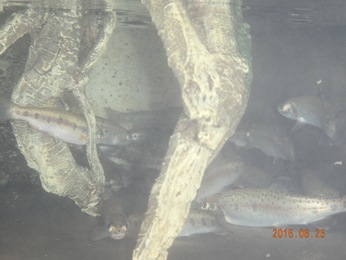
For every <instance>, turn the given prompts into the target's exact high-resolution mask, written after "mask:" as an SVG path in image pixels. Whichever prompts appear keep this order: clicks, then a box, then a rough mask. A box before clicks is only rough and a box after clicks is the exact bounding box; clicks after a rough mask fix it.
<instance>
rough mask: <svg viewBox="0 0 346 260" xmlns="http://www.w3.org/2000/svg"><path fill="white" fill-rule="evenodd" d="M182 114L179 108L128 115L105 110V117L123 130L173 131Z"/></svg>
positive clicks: (129, 113)
mask: <svg viewBox="0 0 346 260" xmlns="http://www.w3.org/2000/svg"><path fill="white" fill-rule="evenodd" d="M182 112H183V109H182V108H181V107H170V108H165V109H161V110H155V111H136V112H128V113H123V112H118V111H114V110H111V109H107V116H108V118H110V119H111V120H112V121H114V122H117V123H118V124H119V125H120V126H122V127H124V128H125V129H160V130H167V131H169V130H171V131H173V129H174V127H175V125H176V123H177V121H178V119H179V116H180V115H181V113H182Z"/></svg>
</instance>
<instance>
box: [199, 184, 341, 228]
mask: <svg viewBox="0 0 346 260" xmlns="http://www.w3.org/2000/svg"><path fill="white" fill-rule="evenodd" d="M206 204H207V206H204V208H205V209H208V210H219V211H221V212H222V213H223V216H224V219H225V221H226V222H227V223H229V224H233V225H239V226H249V227H273V226H274V227H275V226H285V225H304V224H309V223H312V222H316V221H319V220H322V219H324V218H326V217H328V216H331V215H334V214H337V213H340V212H346V196H344V197H342V198H333V199H324V198H316V197H308V196H300V195H291V194H287V193H283V192H279V191H276V190H271V189H237V190H228V191H226V192H223V193H221V194H218V195H217V196H216V197H215V198H214V199H213V201H212V202H207V203H206Z"/></svg>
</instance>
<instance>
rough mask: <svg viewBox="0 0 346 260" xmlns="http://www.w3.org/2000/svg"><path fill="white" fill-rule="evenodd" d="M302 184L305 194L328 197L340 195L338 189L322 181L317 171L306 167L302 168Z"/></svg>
mask: <svg viewBox="0 0 346 260" xmlns="http://www.w3.org/2000/svg"><path fill="white" fill-rule="evenodd" d="M301 184H302V189H303V193H304V195H307V196H313V197H319V198H326V199H327V198H328V199H330V198H339V197H340V195H339V192H338V191H337V190H336V189H334V188H332V187H331V186H329V185H327V184H326V183H323V182H322V180H321V179H320V178H319V176H318V173H317V172H313V171H311V170H310V169H308V168H306V167H304V168H303V169H302V170H301Z"/></svg>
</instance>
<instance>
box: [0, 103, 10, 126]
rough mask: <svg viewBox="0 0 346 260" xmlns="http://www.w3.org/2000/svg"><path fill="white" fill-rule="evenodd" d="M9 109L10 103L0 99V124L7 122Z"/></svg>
mask: <svg viewBox="0 0 346 260" xmlns="http://www.w3.org/2000/svg"><path fill="white" fill-rule="evenodd" d="M10 108H11V102H9V101H8V100H6V99H5V98H0V122H3V121H6V120H9V119H10V118H11V115H10Z"/></svg>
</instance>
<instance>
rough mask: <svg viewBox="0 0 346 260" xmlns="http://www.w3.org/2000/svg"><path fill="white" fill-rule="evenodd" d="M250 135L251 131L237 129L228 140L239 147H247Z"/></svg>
mask: <svg viewBox="0 0 346 260" xmlns="http://www.w3.org/2000/svg"><path fill="white" fill-rule="evenodd" d="M248 135H249V133H248V132H246V131H237V132H235V133H234V134H233V136H231V137H230V138H229V139H228V141H229V142H231V143H233V144H234V145H235V146H237V147H247V146H248V145H249V140H248Z"/></svg>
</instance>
